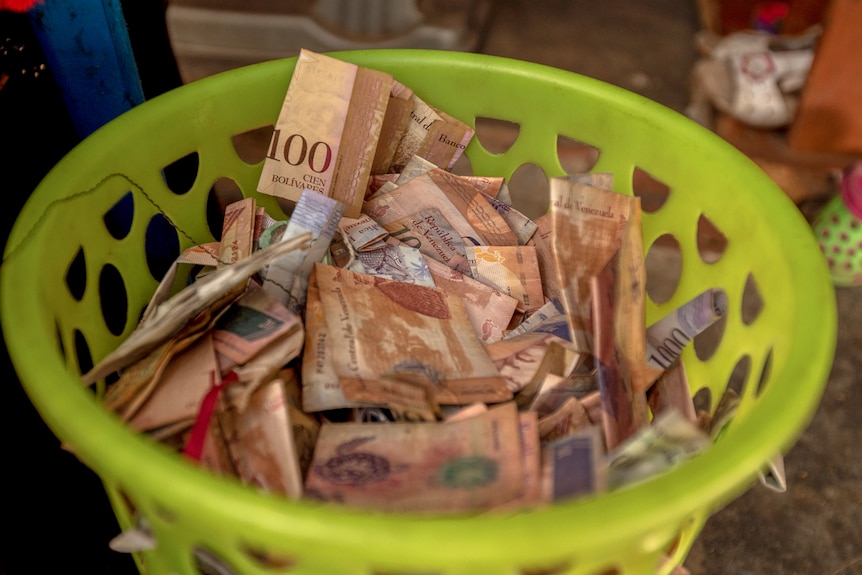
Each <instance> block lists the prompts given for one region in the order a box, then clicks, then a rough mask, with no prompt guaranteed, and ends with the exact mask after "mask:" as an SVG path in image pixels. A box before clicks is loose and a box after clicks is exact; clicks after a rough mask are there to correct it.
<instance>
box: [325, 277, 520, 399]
mask: <svg viewBox="0 0 862 575" xmlns="http://www.w3.org/2000/svg"><path fill="white" fill-rule="evenodd" d="M315 273H316V276H317V285H318V289H319V294H320V301H321V303H322V307H323V313H324V317H325V321H326V325H327V330H328V333H329V334H330V335H331V336H332V338H333V345H332V363H333V364H334V366H335V370H336V372H337V373H338V377H339V380H341V381H342V383H343V382H345V381H348V380H351V379H369V380H375V379H381V378H383V379H389V378H391V379H401V380H404V381H411V382H415V383H420V384H422V385H426V386H428V387H429V388H431V389H432V390H433V392H434V396H435V399H436V400H437V402H438V403H440V404H453V403H454V404H462V403H463V404H466V403H473V402H475V401H483V402H501V401H506V400H508V399H511V392H510V391H509V389H508V388H507V387H506V383H505V380H504V379H503V378H502V377H500V374H499V372H498V371H497V368H496V367H495V366H494V364H493V362H492V361H491V359H490V358H489V357H488V354H487V353H486V352H485V349H484V347H483V345H482V343H481V342H480V341H479V340H478V339H477V338H476V336H475V334H474V333H473V329H472V326H471V324H470V320H469V318H468V317H467V312H466V309H465V307H464V303H463V302H462V301H461V300H460V298H458V297H457V296H454V295H450V294H447V293H446V292H445V291H443V290H439V289H435V288H427V287H424V286H417V285H413V284H408V283H404V282H395V281H391V280H385V279H381V278H378V277H375V276H369V275H364V274H356V273H354V272H350V271H347V270H343V269H340V268H336V267H334V266H327V265H325V264H316V265H315ZM384 318H385V319H384Z"/></svg>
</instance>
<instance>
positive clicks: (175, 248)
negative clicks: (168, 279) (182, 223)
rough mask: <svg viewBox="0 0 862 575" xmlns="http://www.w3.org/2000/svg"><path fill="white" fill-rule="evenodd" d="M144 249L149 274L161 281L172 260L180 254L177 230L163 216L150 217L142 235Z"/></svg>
mask: <svg viewBox="0 0 862 575" xmlns="http://www.w3.org/2000/svg"><path fill="white" fill-rule="evenodd" d="M144 251H145V253H146V256H147V267H148V268H149V270H150V275H151V276H153V279H155V280H156V281H161V279H162V278H163V277H164V276H165V273H166V272H167V271H168V269H170V267H171V265H172V264H173V263H174V260H175V259H177V256H179V255H180V239H179V237H178V236H177V230H175V229H174V227H173V226H172V225H171V223H170V222H169V221H168V219H167V218H166V217H165V216H163V215H161V214H156V215H154V216H153V217H152V218H150V222H149V223H148V224H147V232H146V235H145V236H144Z"/></svg>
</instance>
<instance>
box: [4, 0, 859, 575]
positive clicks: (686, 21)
mask: <svg viewBox="0 0 862 575" xmlns="http://www.w3.org/2000/svg"><path fill="white" fill-rule="evenodd" d="M307 4H308V2H301V1H299V2H298V1H293V2H283V3H278V2H274V1H269V0H256V1H253V2H245V3H242V2H239V0H171V2H169V5H197V6H216V5H217V6H220V7H236V9H244V10H252V9H254V7H255V6H257V7H263V8H265V9H267V10H275V9H281V10H286V8H285V7H288V8H290V7H296V6H299V7H300V8H303V7H304V8H307ZM419 4H420V6H425V7H427V6H432V7H436V9H437V10H438V11H440V10H443V8H446V7H449V8H450V9H451V7H452V6H455V5H462V4H465V3H464V2H455V1H448V2H447V1H443V0H437V1H436V2H420V3H419ZM443 11H445V10H443ZM451 12H452V11H451V10H450V16H451ZM447 21H451V18H450V19H449V20H447ZM698 28H699V20H698V13H697V2H695V1H694V0H640V1H637V2H633V1H625V0H605V1H603V2H588V1H586V0H570V1H566V0H549V1H543V2H530V1H527V0H510V1H506V2H502V1H501V2H498V3H497V6H496V8H495V13H494V18H493V20H492V21H491V25H490V27H489V28H488V30H487V32H488V33H487V36H485V37H484V42H480V44H481V46H480V47H481V51H482V52H484V53H488V54H494V55H500V56H508V57H513V58H518V59H522V60H527V61H532V62H538V63H542V64H547V65H551V66H555V67H558V68H562V69H566V70H571V71H575V72H579V73H582V74H585V75H588V76H592V77H595V78H598V79H601V80H605V81H607V82H610V83H612V84H616V85H619V86H621V87H624V88H627V89H630V90H633V91H635V92H638V93H641V94H642V95H644V96H647V97H649V98H652V99H654V100H656V101H658V102H660V103H663V104H665V105H667V106H669V107H670V108H672V109H675V110H677V111H682V110H683V109H684V107H685V105H686V104H687V102H688V73H689V70H690V69H691V66H692V64H693V62H694V60H695V52H694V48H693V41H692V37H693V34H694V33H695V32H696V31H697V30H698ZM480 40H481V38H480ZM300 47H301V46H296V47H295V50H296V51H298V49H299V48H300ZM293 53H295V52H290V51H288V52H286V53H285V54H284V55H293ZM228 60H229V59H224V58H223V59H222V60H221V65H224V63H225V62H227V61H228ZM211 63H212V62H211ZM186 64H188V63H186ZM180 68H181V69H183V70H184V73H185V74H192V75H194V74H197V75H205V74H206V73H209V71H210V70H208V69H207V68H206V67H205V66H203V67H198V68H197V69H195V68H194V67H188V66H187V67H185V68H183V62H180ZM4 117H5V116H4ZM54 126H56V124H54ZM34 145H35V142H34ZM45 161H46V162H47V161H48V160H45ZM54 161H56V158H55V159H54ZM47 167H49V166H46V165H39V166H36V168H35V173H33V174H32V177H31V178H30V179H31V180H35V181H38V178H37V174H38V172H39V170H41V169H47ZM33 185H35V182H33ZM30 189H32V187H31V188H30ZM4 237H5V234H4ZM836 294H837V300H838V306H839V333H838V349H837V353H836V357H835V362H834V367H833V371H832V375H831V377H830V379H829V382H828V386H827V389H826V393H825V395H824V397H823V400H822V402H821V404H820V406H819V409H818V411H817V413H816V415H815V417H814V419H813V421H812V423H811V425H810V426H809V427H808V429H807V430H806V431H805V433H804V434H803V435H802V436H801V438H800V439H799V441H798V442H797V443H796V445H795V447H793V448H792V449H791V450H790V451H789V453H787V454H786V458H785V459H786V466H787V481H788V490H787V492H786V493H783V494H778V493H774V492H771V491H768V490H766V489H763V488H760V487H755V488H753V489H752V490H750V491H749V492H747V493H746V494H744V495H742V496H741V497H740V498H738V499H737V500H736V501H734V502H733V503H731V504H729V505H728V506H727V507H726V508H724V509H723V510H721V511H719V512H717V513H716V514H715V515H714V516H713V517H712V518H711V519H710V520H709V522H708V523H707V525H706V527H705V529H704V531H703V532H702V534H701V536H700V537H699V539H698V540H697V542H696V543H695V545H694V547H693V548H692V550H691V553H690V554H689V557H688V560H687V562H686V567H687V568H688V569H689V570H690V571H691V573H692V574H693V575H728V574H734V575H783V574H788V575H791V574H792V575H796V574H799V575H820V574H823V575H862V537H860V534H859V530H860V527H862V463H860V462H862V448H860V441H859V438H860V437H862V418H860V417H858V416H857V414H856V412H855V409H858V408H859V406H862V382H860V378H859V376H858V373H859V372H860V367H862V359H860V357H862V356H860V355H858V354H857V349H859V347H860V346H862V317H860V315H859V314H860V312H859V310H862V291H860V290H858V289H853V288H844V289H838V290H837V291H836ZM811 304H812V305H817V302H811ZM6 389H7V390H8V389H11V391H10V392H9V394H8V398H9V399H8V400H7V394H6V391H5V390H4V396H3V402H4V404H5V405H19V404H23V402H24V401H25V400H24V399H23V394H22V393H21V392H20V390H19V389H18V388H16V387H15V386H14V385H11V386H6ZM16 402H17V403H16ZM16 415H17V416H18V417H23V418H25V419H27V418H29V419H28V421H31V423H29V424H25V427H24V428H23V432H22V428H21V427H20V425H21V424H16V426H17V427H16V426H12V425H11V424H10V425H9V427H8V431H7V428H6V427H4V429H3V435H4V437H5V438H6V439H7V441H5V442H4V445H6V444H8V445H9V446H10V449H11V456H10V457H11V459H12V460H20V461H22V462H25V465H22V466H21V467H19V468H16V471H15V473H14V474H12V475H13V477H12V478H11V479H10V478H8V477H7V478H5V479H4V482H9V483H8V484H7V485H4V491H5V492H6V493H7V494H8V493H10V492H16V493H19V494H20V498H21V499H22V500H23V501H30V503H29V505H30V508H31V509H32V511H33V512H32V513H30V514H22V515H21V516H20V519H19V518H18V516H17V515H16V516H15V518H16V527H17V529H18V540H15V541H14V543H13V542H11V541H10V542H9V543H4V544H3V545H2V546H5V547H6V549H4V550H3V551H4V553H3V555H5V556H7V559H6V564H5V565H4V562H3V559H4V558H3V557H2V556H0V575H5V574H7V573H8V574H13V573H27V572H34V573H35V572H56V571H57V569H47V568H46V569H42V568H38V569H34V570H27V569H22V568H20V567H18V566H20V565H23V564H25V562H26V560H27V557H30V556H31V555H29V553H30V551H27V552H26V553H25V552H24V551H21V550H18V552H17V553H16V552H15V550H14V549H12V548H13V547H15V546H19V545H20V547H21V549H25V548H26V549H31V548H32V549H33V550H34V552H33V554H32V557H33V558H34V560H35V562H36V563H37V564H39V562H40V561H42V562H45V561H48V562H49V564H50V565H61V564H63V563H64V562H65V560H68V565H69V566H74V565H82V564H87V565H93V568H92V569H90V571H91V572H94V573H95V572H103V573H112V574H118V573H128V572H132V571H131V564H130V563H128V562H126V561H125V560H124V559H122V558H118V557H116V554H112V552H110V551H107V550H103V549H102V548H100V549H96V550H94V549H92V548H87V549H84V545H85V543H84V542H85V541H92V540H93V539H98V540H99V541H106V540H107V538H110V536H111V535H113V534H114V532H112V529H114V528H115V527H114V526H112V525H111V524H110V520H109V519H108V520H104V518H105V517H109V515H110V512H109V511H108V510H107V508H106V506H105V504H104V502H103V501H102V500H97V499H88V497H90V495H88V494H92V493H96V492H98V490H99V484H98V481H97V479H96V478H95V477H92V476H91V475H88V474H87V473H86V472H85V471H84V472H82V471H81V470H80V469H79V468H78V467H77V466H76V463H77V462H75V461H74V460H71V459H70V458H68V457H65V456H63V455H61V456H58V457H59V458H61V461H59V463H56V462H52V465H54V466H53V467H51V468H50V469H48V468H47V467H45V466H46V465H47V464H43V463H40V460H39V459H38V458H39V457H40V455H39V454H40V452H39V451H38V450H36V448H31V447H28V446H27V445H28V444H26V443H23V442H18V441H9V439H10V438H11V437H22V433H26V434H30V435H29V436H28V437H30V441H31V444H30V445H35V444H39V445H47V446H49V447H50V446H51V439H50V436H49V434H46V430H44V429H43V428H41V427H40V426H39V424H38V423H33V421H35V417H36V416H35V415H34V414H32V413H30V412H27V410H26V409H25V408H22V411H21V412H19V413H17V414H16ZM6 417H9V416H8V415H7V416H6ZM7 423H8V422H7ZM28 425H29V426H28ZM4 449H5V448H4ZM41 461H44V460H41ZM70 482H71V486H72V487H70ZM71 489H74V492H71V491H70V490H71ZM72 500H74V501H72ZM52 513H56V515H55V516H54V517H53V518H51V519H49V517H51V514H52ZM87 517H89V518H93V517H97V518H103V520H104V521H103V523H101V524H99V527H97V528H90V529H91V530H90V531H89V532H83V533H79V532H78V530H77V528H76V526H77V525H79V524H81V523H82V522H83V520H84V518H87ZM105 521H106V522H105ZM52 525H53V526H54V528H52ZM40 541H43V542H44V543H40ZM51 549H54V550H55V551H56V552H54V553H52V554H51V555H52V556H51V557H49V556H48V553H49V552H50V550H51ZM40 551H41V554H40V553H39V552H40ZM84 561H88V562H89V563H83V562H84ZM46 565H47V564H46ZM4 567H5V569H4ZM16 567H17V568H16Z"/></svg>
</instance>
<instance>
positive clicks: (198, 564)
mask: <svg viewBox="0 0 862 575" xmlns="http://www.w3.org/2000/svg"><path fill="white" fill-rule="evenodd" d="M193 557H194V562H195V564H194V567H195V569H196V570H197V572H198V573H200V574H201V575H238V574H239V571H237V570H236V569H234V568H233V567H231V566H230V565H228V563H227V562H226V561H225V560H224V559H222V558H221V557H219V556H218V555H217V554H216V553H214V552H213V551H210V550H209V549H206V548H204V547H195V548H194V551H193Z"/></svg>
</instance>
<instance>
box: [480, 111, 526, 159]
mask: <svg viewBox="0 0 862 575" xmlns="http://www.w3.org/2000/svg"><path fill="white" fill-rule="evenodd" d="M520 133H521V126H520V124H517V123H515V122H509V121H508V120H499V119H496V118H484V117H481V116H477V117H476V136H475V137H476V139H477V140H479V143H480V144H481V145H482V147H483V148H485V149H486V150H488V151H489V152H491V153H492V154H504V153H506V152H508V151H509V149H510V148H511V147H512V145H513V144H514V143H515V140H517V139H518V134H520Z"/></svg>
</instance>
